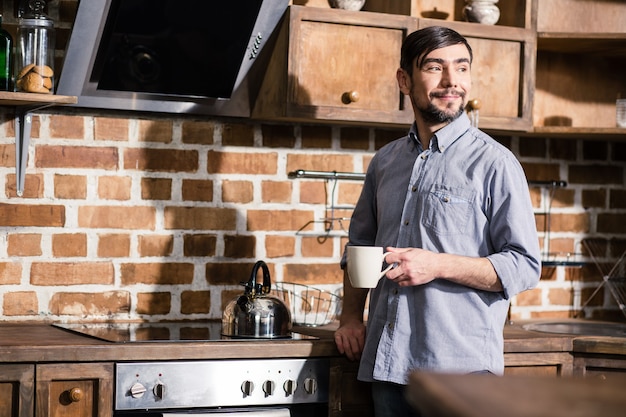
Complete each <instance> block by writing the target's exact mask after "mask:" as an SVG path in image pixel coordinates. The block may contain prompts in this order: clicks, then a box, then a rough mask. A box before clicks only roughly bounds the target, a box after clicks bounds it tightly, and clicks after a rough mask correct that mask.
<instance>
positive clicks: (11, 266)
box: [0, 262, 22, 285]
mask: <svg viewBox="0 0 626 417" xmlns="http://www.w3.org/2000/svg"><path fill="white" fill-rule="evenodd" d="M21 278H22V263H21V262H0V285H11V284H19V283H20V281H21Z"/></svg>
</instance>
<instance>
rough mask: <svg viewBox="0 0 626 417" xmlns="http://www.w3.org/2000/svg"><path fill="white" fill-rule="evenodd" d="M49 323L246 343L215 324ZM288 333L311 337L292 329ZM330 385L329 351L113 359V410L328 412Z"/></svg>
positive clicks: (104, 332)
mask: <svg viewBox="0 0 626 417" xmlns="http://www.w3.org/2000/svg"><path fill="white" fill-rule="evenodd" d="M56 326H58V327H62V328H65V329H67V330H72V331H75V332H78V333H80V334H83V335H88V336H92V337H96V338H98V339H102V340H107V341H110V342H118V343H141V342H158V341H163V342H165V341H167V342H184V341H187V340H189V341H207V342H210V341H211V340H221V341H224V340H232V341H234V342H239V343H246V340H242V339H232V338H228V337H225V336H222V335H221V332H220V327H219V323H190V322H182V323H118V324H110V323H102V324H95V323H90V324H58V325H56ZM290 337H291V338H293V339H316V338H315V337H311V336H306V335H301V334H298V333H293V334H292V335H291V336H290ZM254 340H257V341H258V339H254ZM287 346H288V345H286V347H285V349H288V347H287ZM233 348H235V346H234V345H233ZM329 385H330V359H328V358H317V357H307V358H254V359H206V360H168V361H161V360H158V361H142V360H138V361H118V362H116V363H115V380H114V413H113V416H114V417H131V416H132V417H157V416H158V417H161V416H162V417H166V416H169V417H176V416H188V417H191V416H201V415H211V416H213V417H217V416H219V415H228V416H229V417H256V416H263V417H313V416H315V417H324V416H328V402H329Z"/></svg>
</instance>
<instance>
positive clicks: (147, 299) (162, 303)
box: [136, 292, 172, 315]
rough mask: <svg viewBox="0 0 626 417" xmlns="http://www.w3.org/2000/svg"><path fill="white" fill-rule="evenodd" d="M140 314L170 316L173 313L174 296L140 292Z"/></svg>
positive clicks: (138, 301)
mask: <svg viewBox="0 0 626 417" xmlns="http://www.w3.org/2000/svg"><path fill="white" fill-rule="evenodd" d="M136 311H137V313H138V314H148V315H155V314H168V313H170V312H171V311H172V295H171V294H170V293H169V292H140V293H138V294H137V308H136Z"/></svg>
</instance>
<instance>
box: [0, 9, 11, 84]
mask: <svg viewBox="0 0 626 417" xmlns="http://www.w3.org/2000/svg"><path fill="white" fill-rule="evenodd" d="M0 91H13V38H12V37H11V35H9V32H7V31H6V30H4V28H2V15H1V14H0Z"/></svg>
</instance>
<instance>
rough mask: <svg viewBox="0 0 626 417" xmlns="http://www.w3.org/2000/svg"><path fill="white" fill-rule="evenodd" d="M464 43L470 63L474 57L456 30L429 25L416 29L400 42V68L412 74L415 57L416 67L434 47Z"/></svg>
mask: <svg viewBox="0 0 626 417" xmlns="http://www.w3.org/2000/svg"><path fill="white" fill-rule="evenodd" d="M459 44H462V45H465V47H466V48H467V50H468V51H469V55H470V64H471V63H472V60H473V58H474V55H473V54H472V48H471V47H470V45H469V43H468V42H467V39H465V38H464V37H463V36H462V35H461V34H459V33H458V32H457V31H455V30H452V29H449V28H446V27H443V26H429V27H426V28H424V29H420V30H416V31H415V32H413V33H411V34H409V36H407V37H406V39H405V40H404V42H402V50H401V52H400V68H402V69H403V70H405V71H406V72H407V73H408V74H409V75H412V74H413V61H414V60H415V58H417V67H419V66H420V65H421V61H422V59H423V58H424V57H425V56H426V55H428V54H429V53H431V52H432V51H434V50H435V49H440V48H445V47H446V46H452V45H459Z"/></svg>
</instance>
